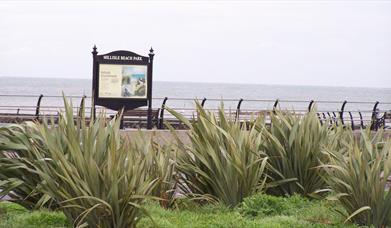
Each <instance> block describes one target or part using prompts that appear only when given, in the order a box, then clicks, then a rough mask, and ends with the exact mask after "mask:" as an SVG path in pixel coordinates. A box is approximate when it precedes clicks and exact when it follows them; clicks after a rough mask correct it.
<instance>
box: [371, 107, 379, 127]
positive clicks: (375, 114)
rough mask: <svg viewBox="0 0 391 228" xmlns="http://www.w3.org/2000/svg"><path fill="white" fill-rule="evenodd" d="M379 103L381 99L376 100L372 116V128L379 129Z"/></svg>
mask: <svg viewBox="0 0 391 228" xmlns="http://www.w3.org/2000/svg"><path fill="white" fill-rule="evenodd" d="M378 105H379V101H376V103H375V105H374V106H373V109H372V117H371V130H377V114H378V111H377V106H378Z"/></svg>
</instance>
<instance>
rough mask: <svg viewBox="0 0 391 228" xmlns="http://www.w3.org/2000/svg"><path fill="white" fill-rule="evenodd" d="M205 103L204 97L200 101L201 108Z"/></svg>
mask: <svg viewBox="0 0 391 228" xmlns="http://www.w3.org/2000/svg"><path fill="white" fill-rule="evenodd" d="M205 102H206V97H204V99H202V101H201V107H204V105H205Z"/></svg>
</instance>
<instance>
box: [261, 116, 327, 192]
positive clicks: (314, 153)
mask: <svg viewBox="0 0 391 228" xmlns="http://www.w3.org/2000/svg"><path fill="white" fill-rule="evenodd" d="M259 129H261V130H263V132H264V134H265V142H264V143H263V144H262V146H263V150H264V151H265V153H266V154H267V156H268V158H269V160H268V162H269V163H270V166H269V167H270V168H269V169H268V175H269V176H270V177H271V179H272V180H274V181H276V182H278V183H280V184H279V185H277V186H276V187H274V188H270V189H269V190H268V191H269V193H272V194H276V195H293V194H301V195H303V196H310V197H318V195H317V194H316V193H317V191H318V190H320V189H323V188H325V181H324V179H323V178H322V175H323V174H324V171H323V170H322V169H319V168H318V166H319V165H321V164H322V162H325V161H327V160H326V159H327V156H325V155H324V154H323V153H322V149H323V146H324V145H325V144H326V143H327V139H328V136H329V132H330V130H329V129H328V126H327V125H323V126H322V125H321V123H320V122H319V119H318V118H317V116H316V114H315V112H314V111H311V112H309V113H306V114H305V115H304V116H299V115H297V114H294V113H289V112H281V111H277V112H276V113H275V114H272V115H271V126H270V127H268V126H265V125H260V126H259Z"/></svg>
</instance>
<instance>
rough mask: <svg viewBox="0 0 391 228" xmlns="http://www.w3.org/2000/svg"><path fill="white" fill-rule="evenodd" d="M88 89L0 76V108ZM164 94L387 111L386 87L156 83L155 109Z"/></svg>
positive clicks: (52, 101)
mask: <svg viewBox="0 0 391 228" xmlns="http://www.w3.org/2000/svg"><path fill="white" fill-rule="evenodd" d="M91 90H92V82H91V80H90V79H65V78H27V77H0V107H5V106H12V107H19V106H20V107H23V106H34V105H36V103H37V99H38V97H39V95H40V94H43V95H44V97H43V99H42V103H41V105H42V106H58V107H61V106H62V104H63V101H62V98H61V96H62V94H65V96H76V97H75V98H73V99H72V101H73V104H74V105H79V103H80V97H81V96H83V95H86V96H88V97H90V96H91ZM164 97H168V101H167V106H172V107H173V108H190V107H194V100H195V99H199V100H202V99H203V98H206V99H207V100H206V102H205V107H209V108H211V109H212V108H217V107H219V106H220V105H221V104H222V103H224V107H225V108H229V109H236V108H237V104H238V101H239V100H240V99H243V100H244V101H243V102H242V104H241V109H248V110H258V109H271V108H272V107H273V105H274V102H275V100H276V99H279V100H280V102H279V106H280V108H287V109H294V110H305V109H306V108H307V107H308V104H309V101H310V100H314V101H315V102H316V107H317V108H318V109H320V110H325V111H328V110H330V111H336V110H339V109H340V108H341V105H342V103H343V101H345V100H346V101H348V103H347V104H346V107H345V110H352V111H358V110H360V111H363V112H365V111H371V110H372V109H373V106H374V104H375V102H376V101H379V102H380V103H379V105H378V108H379V109H380V110H386V111H387V110H391V88H365V87H362V88H358V87H330V86H299V85H295V86H293V85H262V84H228V83H199V82H164V81H155V82H154V83H153V98H154V99H153V106H154V107H160V106H161V103H162V100H163V98H164ZM184 98H185V99H184ZM87 101H88V102H89V99H87ZM88 102H87V103H88Z"/></svg>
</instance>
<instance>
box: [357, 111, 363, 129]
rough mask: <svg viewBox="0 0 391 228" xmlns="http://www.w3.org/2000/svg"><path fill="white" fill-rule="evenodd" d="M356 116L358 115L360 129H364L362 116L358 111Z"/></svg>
mask: <svg viewBox="0 0 391 228" xmlns="http://www.w3.org/2000/svg"><path fill="white" fill-rule="evenodd" d="M358 115H360V125H361V128H364V120H363V119H362V114H361V112H360V111H359V112H358Z"/></svg>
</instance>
